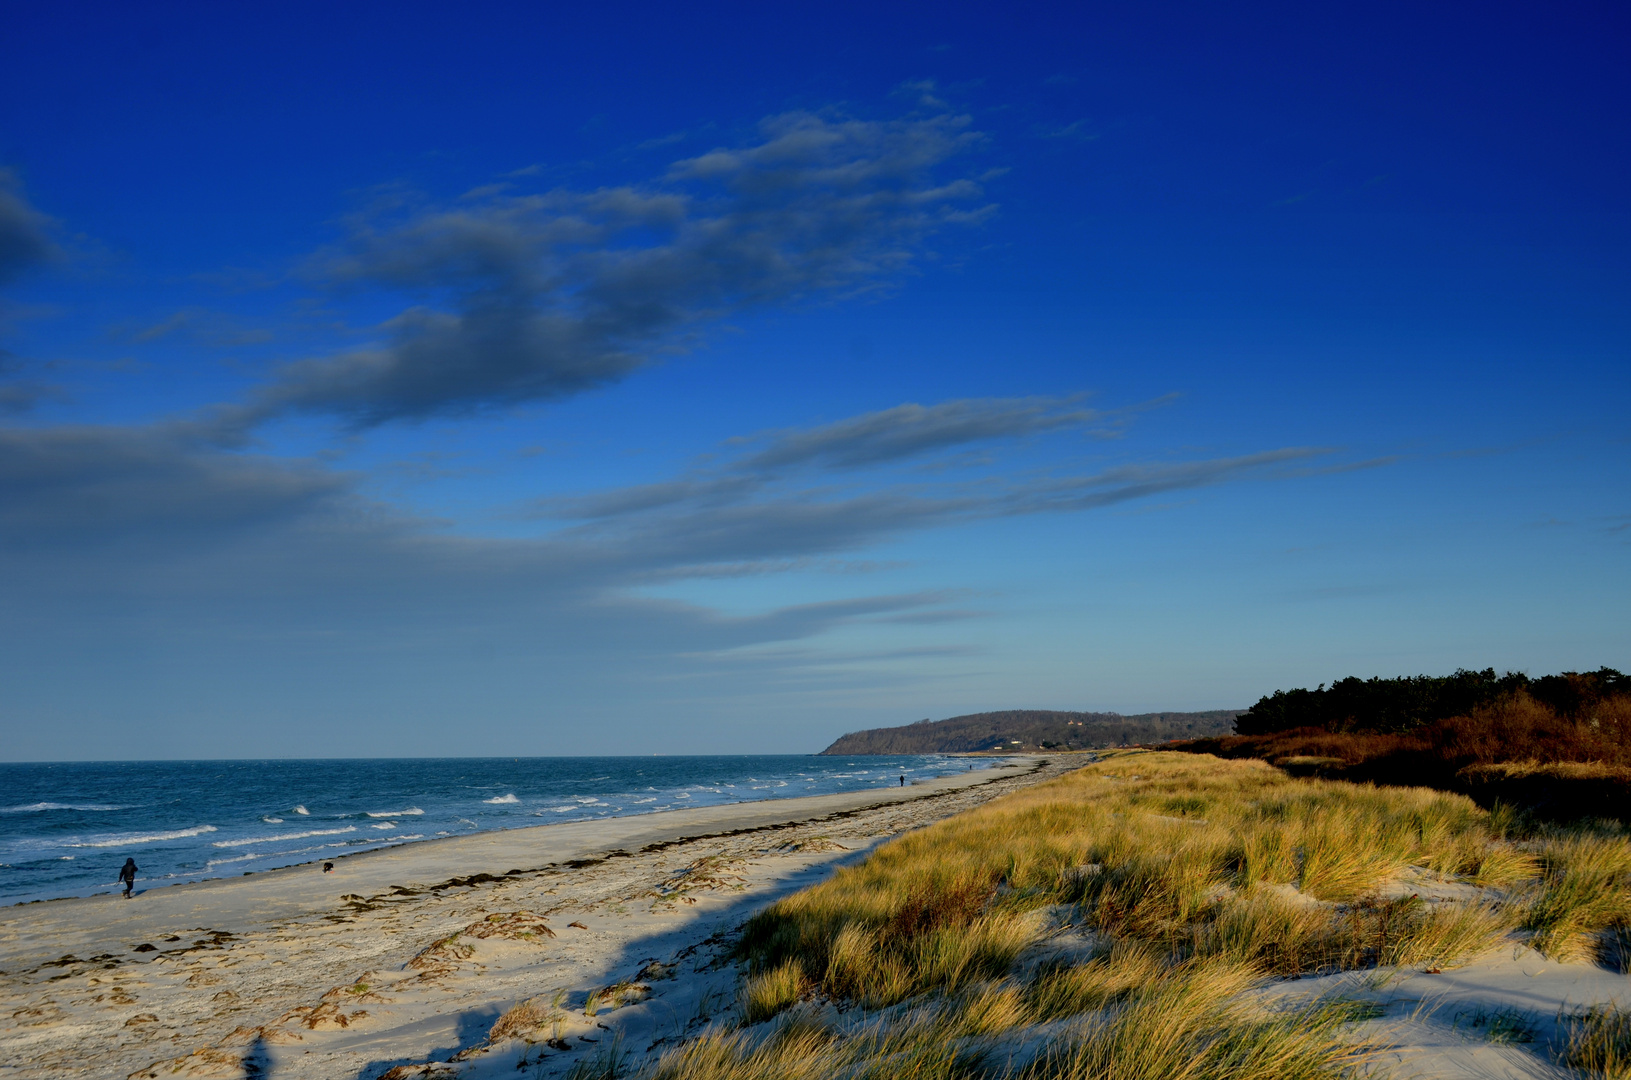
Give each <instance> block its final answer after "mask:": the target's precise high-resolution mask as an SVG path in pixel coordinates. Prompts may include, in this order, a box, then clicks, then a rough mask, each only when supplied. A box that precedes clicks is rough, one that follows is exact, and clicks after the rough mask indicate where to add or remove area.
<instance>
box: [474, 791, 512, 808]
mask: <svg viewBox="0 0 1631 1080" xmlns="http://www.w3.org/2000/svg"><path fill="white" fill-rule="evenodd" d="M481 801H482V802H484V803H489V804H492V805H499V806H508V805H510V804H512V803H518V802H520V801H521V800H520V799H518V798H516V797H515V794H514V792H512V793H510V794H508V795H500V796H499V797H498V798H496V799H483V800H481Z"/></svg>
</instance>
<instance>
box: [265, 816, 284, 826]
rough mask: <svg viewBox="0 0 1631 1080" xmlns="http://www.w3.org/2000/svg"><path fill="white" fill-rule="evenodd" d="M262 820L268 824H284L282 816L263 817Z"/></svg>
mask: <svg viewBox="0 0 1631 1080" xmlns="http://www.w3.org/2000/svg"><path fill="white" fill-rule="evenodd" d="M261 820H262V821H264V822H266V824H268V825H282V824H283V819H282V818H280V817H263V818H261Z"/></svg>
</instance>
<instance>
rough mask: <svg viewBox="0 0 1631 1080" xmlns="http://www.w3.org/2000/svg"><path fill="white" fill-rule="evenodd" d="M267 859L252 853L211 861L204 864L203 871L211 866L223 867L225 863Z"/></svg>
mask: <svg viewBox="0 0 1631 1080" xmlns="http://www.w3.org/2000/svg"><path fill="white" fill-rule="evenodd" d="M267 857H268V856H265V855H261V854H258V853H256V852H253V851H252V852H250V853H249V854H248V855H234V856H233V857H232V858H230V859H211V860H210V861H209V862H207V863H205V864H204V869H206V870H208V869H209V868H210V867H212V866H225V865H226V864H227V863H235V862H248V861H249V860H250V859H265V858H267Z"/></svg>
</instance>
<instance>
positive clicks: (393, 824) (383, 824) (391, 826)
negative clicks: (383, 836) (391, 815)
mask: <svg viewBox="0 0 1631 1080" xmlns="http://www.w3.org/2000/svg"><path fill="white" fill-rule="evenodd" d="M368 827H369V828H370V829H394V828H396V822H394V821H382V822H380V823H379V824H378V825H370V826H368Z"/></svg>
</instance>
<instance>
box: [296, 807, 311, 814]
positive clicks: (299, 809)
mask: <svg viewBox="0 0 1631 1080" xmlns="http://www.w3.org/2000/svg"><path fill="white" fill-rule="evenodd" d="M294 812H295V813H297V814H300V815H301V816H309V815H310V814H311V811H310V810H307V809H306V808H305V807H304V806H296V807H295V808H294Z"/></svg>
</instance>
